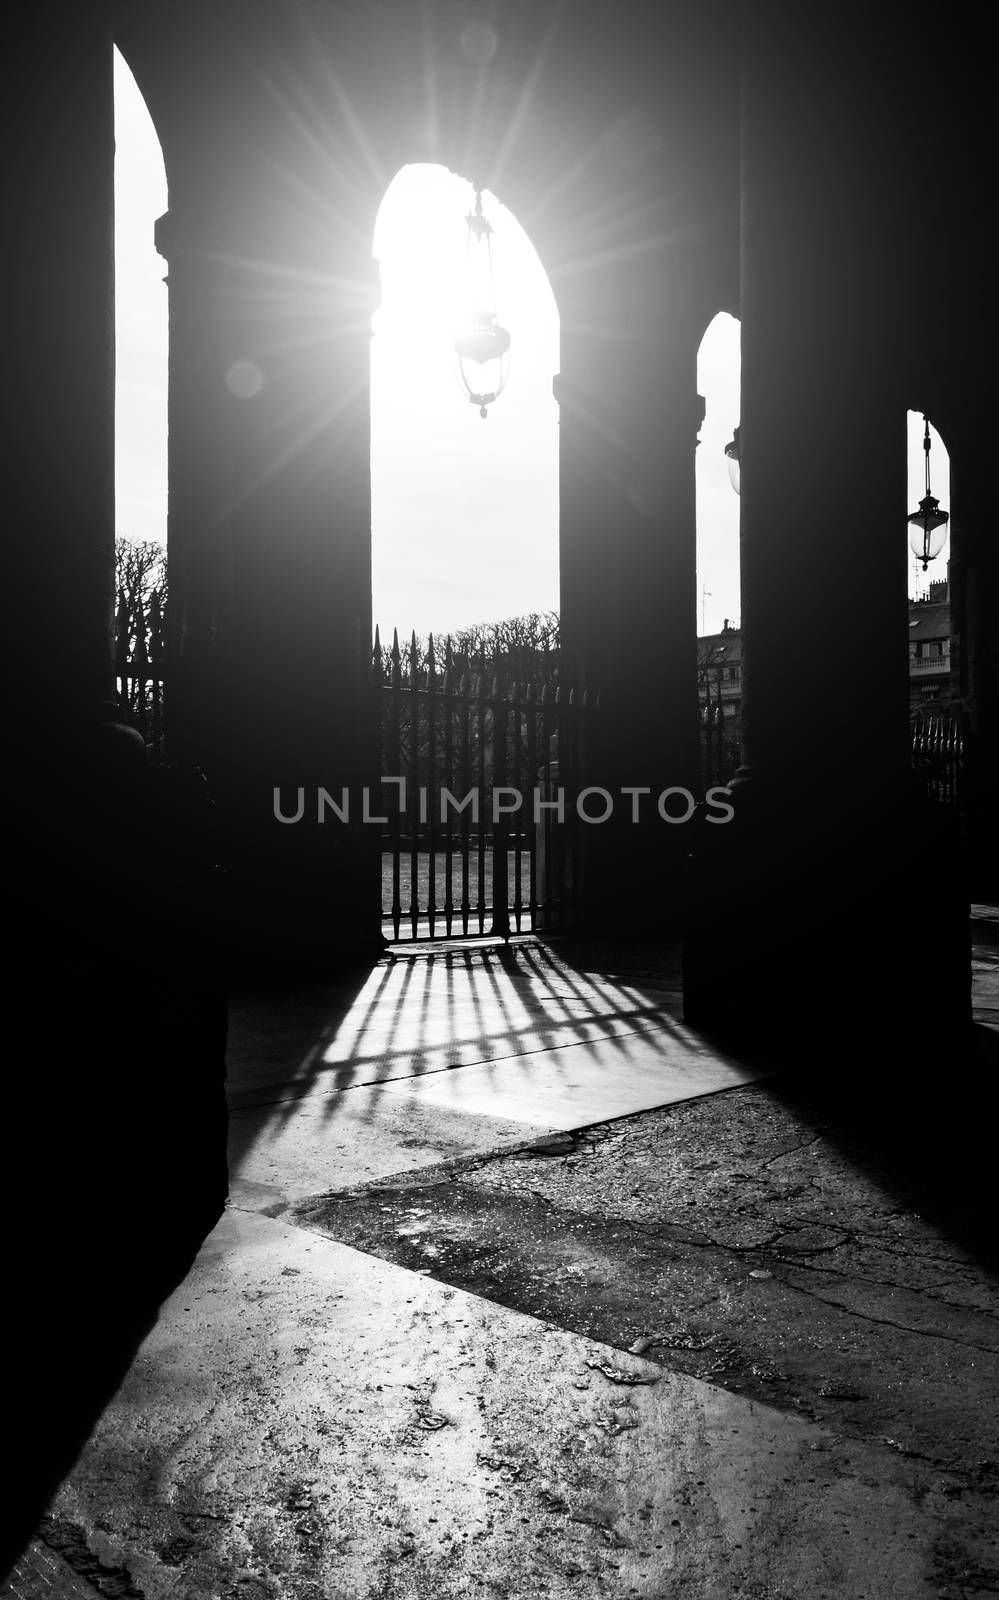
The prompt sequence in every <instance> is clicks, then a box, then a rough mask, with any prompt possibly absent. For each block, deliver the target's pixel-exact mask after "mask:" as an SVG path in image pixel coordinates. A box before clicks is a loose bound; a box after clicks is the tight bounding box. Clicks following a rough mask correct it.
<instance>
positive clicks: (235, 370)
mask: <svg viewBox="0 0 999 1600" xmlns="http://www.w3.org/2000/svg"><path fill="white" fill-rule="evenodd" d="M225 384H226V388H227V389H228V390H229V393H230V394H234V395H235V396H236V399H237V400H252V399H253V397H254V395H258V394H259V393H260V391H261V389H262V388H263V386H264V375H263V373H262V372H261V370H260V368H259V367H258V366H257V363H256V362H255V361H234V362H233V364H232V366H231V367H230V368H229V371H228V372H227V373H226V375H225Z"/></svg>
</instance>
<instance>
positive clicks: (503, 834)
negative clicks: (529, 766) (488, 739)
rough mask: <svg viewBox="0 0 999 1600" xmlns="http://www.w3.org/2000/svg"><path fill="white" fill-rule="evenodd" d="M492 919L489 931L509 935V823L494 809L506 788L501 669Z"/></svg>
mask: <svg viewBox="0 0 999 1600" xmlns="http://www.w3.org/2000/svg"><path fill="white" fill-rule="evenodd" d="M492 708H493V738H492V747H493V749H492V755H493V811H492V825H493V922H492V927H491V929H490V932H491V933H493V934H499V935H500V936H501V937H502V938H503V939H509V937H510V879H509V865H510V824H509V821H508V819H507V813H506V811H505V810H504V811H502V812H499V811H497V810H496V809H495V803H496V802H495V797H496V792H497V790H498V789H502V788H505V787H506V777H507V749H506V737H507V698H506V683H505V681H504V678H503V674H502V671H498V672H497V673H496V676H495V677H494V678H493V692H492Z"/></svg>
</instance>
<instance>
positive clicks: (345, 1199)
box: [3, 944, 999, 1600]
mask: <svg viewBox="0 0 999 1600" xmlns="http://www.w3.org/2000/svg"><path fill="white" fill-rule="evenodd" d="M987 954H988V952H985V953H984V954H983V955H982V959H981V961H980V968H981V972H980V974H979V978H978V979H976V984H977V990H976V992H977V993H978V996H979V999H980V1000H983V996H984V1000H983V1004H985V1007H986V1010H987V1011H988V1012H989V1015H995V1016H999V1009H997V1008H996V1006H995V1003H994V1002H995V999H996V996H995V992H994V991H995V976H994V975H995V973H996V971H997V969H996V967H995V964H994V963H993V962H991V961H990V960H988V959H986V956H987ZM597 957H599V952H597V953H596V954H595V956H594V957H593V958H591V957H590V956H587V955H586V954H585V953H581V952H579V951H577V952H576V953H575V960H574V963H573V962H572V961H571V960H570V959H569V958H568V957H566V956H565V955H562V956H560V955H558V954H557V953H553V952H552V951H551V950H546V949H545V948H544V947H541V946H538V945H527V944H525V946H524V948H523V949H522V950H519V951H518V950H516V949H514V950H511V951H506V952H503V953H501V954H498V953H496V952H495V951H494V952H490V951H481V952H478V953H469V952H464V951H463V952H461V953H460V954H456V955H454V956H453V957H452V956H447V957H444V958H443V959H442V958H441V957H439V956H438V957H434V958H427V959H426V960H424V961H423V962H422V964H421V962H420V960H419V959H418V958H414V959H411V960H409V961H407V962H406V963H404V964H403V963H400V964H394V965H393V964H391V963H386V964H380V965H379V967H377V968H376V969H375V970H374V972H373V973H372V974H371V975H370V977H369V979H368V980H367V981H366V983H365V984H364V985H363V986H362V987H361V988H360V989H359V990H358V991H357V994H356V997H355V998H353V999H352V998H351V996H350V995H349V994H346V995H344V994H338V995H337V996H336V997H335V1003H333V1004H331V1000H330V996H329V995H328V994H313V995H312V996H310V997H307V1003H300V1004H289V1002H288V1001H287V998H282V999H280V1000H279V1001H278V1002H274V1001H273V999H270V1000H267V1001H266V1004H264V1005H262V1006H260V1007H258V1008H257V1009H256V1010H250V1011H247V1012H246V1013H244V1014H243V1016H242V1017H241V1018H240V1017H237V1019H236V1024H237V1025H236V1028H235V1029H234V1038H235V1041H236V1045H235V1049H234V1053H233V1057H232V1060H233V1063H234V1071H233V1081H232V1082H231V1091H232V1093H231V1103H232V1105H233V1108H234V1111H233V1142H232V1160H233V1171H234V1182H233V1186H232V1193H233V1198H232V1201H231V1203H230V1206H229V1208H228V1209H227V1211H226V1214H225V1215H224V1217H223V1218H222V1221H221V1222H220V1223H219V1225H218V1227H217V1228H216V1229H215V1230H214V1231H213V1233H212V1234H211V1235H210V1236H209V1238H208V1239H207V1240H206V1242H205V1245H204V1246H203V1248H202V1250H201V1252H200V1254H199V1256H198V1259H197V1261H196V1263H195V1265H194V1267H193V1269H192V1271H191V1272H190V1274H189V1275H188V1277H187V1279H186V1280H185V1281H184V1283H182V1284H181V1286H180V1287H179V1288H178V1290H177V1291H176V1292H175V1293H174V1294H173V1295H172V1296H171V1298H170V1300H169V1301H168V1302H167V1303H166V1305H165V1306H164V1308H163V1311H162V1314H161V1316H160V1318H159V1321H158V1323H157V1325H156V1327H155V1328H154V1329H153V1330H152V1332H151V1333H150V1335H149V1337H148V1338H147V1339H146V1341H145V1342H144V1344H143V1346H142V1347H141V1349H140V1350H139V1352H138V1355H137V1356H136V1359H135V1361H134V1362H133V1364H132V1367H131V1369H130V1371H129V1372H128V1374H127V1375H126V1377H125V1380H124V1382H123V1384H122V1386H121V1388H120V1390H119V1392H118V1394H117V1395H116V1396H115V1399H114V1400H113V1401H112V1403H111V1404H110V1405H109V1406H108V1408H107V1410H106V1411H105V1413H104V1415H103V1416H102V1417H101V1419H100V1421H99V1423H98V1425H97V1427H96V1428H95V1429H94V1432H93V1434H92V1436H91V1439H90V1441H89V1443H88V1445H87V1447H86V1449H85V1450H84V1452H83V1455H82V1456H81V1458H80V1460H79V1461H78V1462H77V1464H76V1466H75V1467H74V1469H73V1471H72V1472H71V1473H70V1474H69V1475H68V1477H67V1478H66V1479H65V1481H64V1482H63V1484H62V1486H61V1488H60V1489H59V1491H58V1493H57V1495H56V1496H55V1498H54V1500H53V1502H52V1504H51V1505H50V1507H49V1513H48V1516H47V1517H46V1519H45V1520H44V1522H43V1524H42V1526H41V1527H40V1528H39V1530H38V1536H37V1538H36V1539H35V1540H34V1541H33V1543H32V1545H31V1547H30V1548H29V1550H28V1551H26V1552H25V1556H24V1559H23V1560H22V1562H21V1563H20V1564H19V1566H18V1568H17V1570H16V1572H15V1574H14V1576H13V1579H12V1581H11V1582H10V1583H9V1584H8V1585H7V1586H6V1587H5V1589H4V1591H3V1592H4V1593H5V1594H10V1595H11V1596H12V1597H14V1600H40V1597H41V1596H42V1595H44V1596H45V1600H62V1597H63V1596H65V1597H66V1600H85V1597H86V1595H88V1594H89V1595H90V1596H91V1600H93V1596H94V1595H100V1596H103V1597H104V1600H459V1597H463V1596H466V1595H480V1594H481V1595H483V1596H487V1595H491V1594H509V1595H511V1596H516V1597H517V1600H521V1597H523V1600H534V1597H535V1596H537V1597H538V1600H540V1597H542V1596H545V1597H548V1600H568V1597H577V1596H578V1597H582V1600H598V1597H601V1600H602V1597H603V1596H611V1597H616V1596H618V1595H621V1596H631V1595H637V1596H641V1597H645V1600H663V1597H664V1596H665V1595H666V1594H668V1595H669V1596H670V1600H673V1597H674V1596H675V1597H677V1600H805V1597H806V1596H807V1600H840V1597H846V1600H976V1597H980V1596H981V1597H984V1596H987V1595H993V1594H995V1593H997V1592H999V1553H997V1540H996V1516H995V1510H996V1492H997V1488H999V1467H997V1462H999V1439H997V1433H999V1427H997V1419H996V1406H995V1394H996V1377H997V1342H999V1327H997V1321H996V1311H997V1292H996V1283H995V1276H994V1273H993V1272H992V1271H991V1270H990V1266H989V1260H990V1258H991V1257H994V1254H995V1250H994V1238H993V1236H992V1234H991V1231H990V1230H991V1218H992V1217H993V1215H994V1205H993V1203H992V1197H991V1190H990V1186H991V1165H989V1164H988V1154H989V1152H988V1143H989V1128H988V1125H987V1124H985V1123H984V1122H983V1121H982V1120H981V1119H978V1120H977V1122H976V1123H975V1125H974V1128H972V1125H971V1123H969V1122H968V1118H967V1111H966V1109H965V1104H964V1103H963V1102H962V1096H961V1092H960V1090H963V1089H964V1088H965V1087H966V1086H965V1085H960V1086H956V1085H955V1083H953V1082H951V1081H948V1080H947V1078H946V1074H945V1073H939V1074H938V1075H937V1077H936V1080H935V1082H934V1083H933V1085H932V1091H933V1092H932V1093H930V1094H929V1095H925V1080H922V1079H919V1078H918V1077H914V1078H913V1077H911V1076H910V1082H909V1083H908V1085H907V1089H906V1095H907V1097H908V1098H907V1099H906V1096H903V1097H901V1098H900V1099H899V1100H898V1101H897V1102H895V1101H892V1100H891V1097H889V1105H888V1110H889V1112H890V1113H891V1115H890V1116H889V1120H888V1122H887V1123H883V1124H882V1125H881V1126H879V1127H876V1128H875V1127H872V1128H871V1129H870V1130H869V1136H868V1133H864V1134H863V1135H862V1134H861V1133H858V1131H857V1125H858V1123H859V1124H861V1125H865V1121H866V1120H869V1118H867V1112H868V1111H870V1110H871V1108H870V1107H868V1106H867V1104H866V1102H865V1101H864V1099H863V1088H862V1087H859V1088H858V1084H857V1082H856V1081H853V1082H852V1083H850V1084H848V1085H847V1092H846V1095H845V1097H844V1100H841V1102H840V1107H839V1109H840V1110H841V1109H842V1106H843V1103H845V1104H846V1106H847V1109H848V1110H849V1113H850V1114H849V1115H848V1116H847V1117H846V1119H845V1121H844V1120H843V1119H842V1118H841V1117H840V1116H839V1112H838V1111H837V1109H836V1107H835V1106H834V1107H833V1108H831V1109H830V1108H829V1107H826V1108H825V1109H823V1108H821V1107H817V1105H816V1103H815V1102H814V1101H812V1102H809V1103H807V1104H806V1103H805V1102H804V1101H803V1100H802V1099H801V1098H800V1096H796V1095H795V1093H794V1092H793V1090H792V1085H790V1084H789V1083H787V1082H785V1081H783V1080H781V1079H779V1078H777V1077H770V1078H767V1079H763V1076H762V1072H761V1070H760V1068H759V1066H758V1065H757V1066H756V1067H754V1068H752V1069H748V1068H747V1067H746V1066H745V1065H743V1066H740V1065H739V1064H738V1063H733V1062H732V1061H731V1060H728V1059H726V1058H724V1057H723V1056H722V1055H721V1054H720V1053H718V1052H716V1051H714V1050H713V1049H712V1047H710V1046H709V1045H708V1044H707V1043H706V1042H705V1041H698V1040H697V1039H696V1038H694V1037H693V1036H692V1035H691V1034H690V1030H685V1029H684V1028H683V1026H682V1024H679V1023H678V1022H677V1019H676V1011H677V1004H676V1002H677V995H676V991H675V982H674V976H673V975H674V973H675V970H676V969H675V966H674V967H672V968H671V967H670V966H669V962H668V960H663V959H661V952H655V953H653V957H652V958H650V959H648V960H647V961H646V962H645V964H644V965H642V966H639V965H637V964H635V963H633V964H632V967H631V969H630V970H627V969H625V968H622V969H621V970H618V969H616V968H615V969H613V970H614V971H615V972H616V976H615V977H613V978H610V977H608V976H607V969H606V968H601V967H597V966H596V959H597ZM989 986H991V987H989ZM386 1019H387V1020H386ZM982 1020H983V1021H984V1022H986V1023H987V1022H988V1020H989V1018H988V1016H985V1015H983V1016H982ZM241 1051H243V1052H244V1056H245V1059H242V1058H241V1056H240V1052H241ZM980 1066H981V1067H982V1068H983V1069H984V1070H986V1071H989V1072H991V1071H993V1070H994V1067H993V1065H992V1064H991V1062H990V1060H989V1059H987V1058H986V1057H984V1056H983V1058H982V1061H981V1063H980ZM974 1088H975V1085H972V1089H974ZM858 1094H859V1095H860V1096H861V1099H860V1102H859V1103H860V1105H861V1106H862V1107H863V1108H864V1112H865V1115H864V1116H858V1115H857V1095H858ZM921 1095H922V1096H924V1097H925V1103H926V1106H927V1108H928V1112H929V1117H928V1122H927V1128H926V1130H924V1132H923V1133H919V1131H918V1130H917V1129H916V1127H915V1125H914V1124H913V1125H910V1124H907V1123H906V1124H905V1125H904V1126H902V1127H901V1129H895V1142H894V1145H892V1143H891V1140H888V1141H887V1143H886V1139H885V1133H886V1129H890V1127H891V1125H892V1124H893V1122H894V1121H895V1120H897V1119H896V1118H895V1111H896V1109H897V1106H898V1105H902V1104H905V1103H908V1102H909V1101H915V1100H916V1099H918V1098H919V1097H920V1096H921ZM657 1096H658V1099H657ZM948 1107H950V1108H952V1111H953V1115H952V1117H951V1127H950V1128H949V1130H948V1129H945V1128H944V1127H943V1123H944V1122H946V1116H945V1112H946V1110H947V1108H948ZM594 1109H596V1110H597V1112H598V1114H597V1115H594V1114H593V1113H594ZM962 1119H964V1120H963V1121H962ZM965 1124H967V1126H965ZM955 1127H957V1128H958V1130H959V1131H960V1132H961V1137H962V1139H963V1143H962V1144H961V1146H960V1149H959V1151H958V1164H959V1166H960V1164H962V1163H963V1164H964V1165H966V1166H967V1167H968V1169H969V1170H970V1171H972V1172H973V1173H975V1174H976V1175H977V1177H978V1179H979V1180H980V1182H979V1186H978V1189H977V1190H976V1191H975V1192H974V1193H973V1194H972V1195H971V1196H970V1198H969V1196H968V1195H965V1194H964V1192H963V1190H962V1185H961V1183H960V1182H959V1181H958V1179H959V1178H960V1176H961V1174H960V1171H959V1166H955V1167H953V1168H952V1169H951V1170H950V1174H949V1178H948V1173H947V1171H940V1170H937V1167H938V1162H937V1158H938V1156H939V1153H940V1151H941V1149H942V1148H943V1142H942V1140H941V1139H940V1138H938V1134H943V1133H944V1132H948V1133H953V1131H954V1128H955ZM973 1132H974V1133H976V1138H974V1139H973V1138H972V1136H971V1135H972V1133H973ZM983 1152H984V1159H983ZM950 1180H953V1181H950ZM985 1201H987V1204H986V1203H984V1202H985Z"/></svg>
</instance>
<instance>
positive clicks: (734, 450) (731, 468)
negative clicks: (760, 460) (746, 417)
mask: <svg viewBox="0 0 999 1600" xmlns="http://www.w3.org/2000/svg"><path fill="white" fill-rule="evenodd" d="M725 463H726V465H727V467H728V481H729V483H730V484H731V485H732V488H733V489H734V490H735V492H736V494H740V493H741V492H742V478H741V474H740V471H739V430H738V428H736V430H735V432H734V433H733V435H732V437H731V439H730V440H729V442H728V444H727V445H726V446H725Z"/></svg>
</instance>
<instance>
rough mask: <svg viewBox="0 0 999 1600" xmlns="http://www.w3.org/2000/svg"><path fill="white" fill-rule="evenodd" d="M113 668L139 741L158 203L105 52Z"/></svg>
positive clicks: (157, 361)
mask: <svg viewBox="0 0 999 1600" xmlns="http://www.w3.org/2000/svg"><path fill="white" fill-rule="evenodd" d="M114 130H115V164H114V207H115V565H116V573H115V579H116V591H117V599H116V638H115V678H116V688H117V692H118V694H119V697H120V701H121V705H122V707H123V709H125V710H126V711H127V712H128V715H129V717H130V719H131V720H132V721H133V722H134V723H135V724H136V726H137V727H138V728H139V729H140V731H141V732H142V733H143V735H144V737H145V738H146V739H147V742H149V743H151V744H152V745H154V746H158V745H159V744H160V739H161V724H162V715H161V714H162V684H163V678H162V674H163V654H164V650H165V638H164V624H165V615H164V612H165V604H166V538H167V341H168V334H167V292H166V287H165V284H164V281H163V279H164V270H165V267H164V262H163V258H162V257H161V256H160V255H159V254H158V253H157V250H156V247H155V244H154V242H153V226H154V223H155V222H156V219H157V218H158V217H160V216H162V215H163V213H164V212H165V211H166V209H167V183H166V172H165V169H164V165H163V153H162V150H161V149H160V143H159V139H158V138H157V135H156V129H155V128H154V126H153V121H152V118H151V117H150V115H149V112H148V110H147V108H146V103H145V101H144V99H143V97H142V94H141V92H140V90H139V86H138V84H137V83H136V81H135V78H134V77H133V75H132V73H131V71H130V69H129V67H128V64H127V62H126V61H125V59H124V57H123V56H122V55H121V53H120V51H118V50H117V49H116V50H115V52H114Z"/></svg>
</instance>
